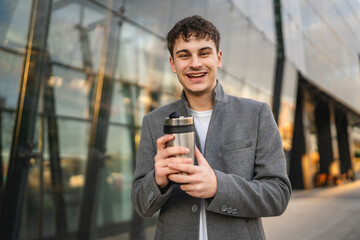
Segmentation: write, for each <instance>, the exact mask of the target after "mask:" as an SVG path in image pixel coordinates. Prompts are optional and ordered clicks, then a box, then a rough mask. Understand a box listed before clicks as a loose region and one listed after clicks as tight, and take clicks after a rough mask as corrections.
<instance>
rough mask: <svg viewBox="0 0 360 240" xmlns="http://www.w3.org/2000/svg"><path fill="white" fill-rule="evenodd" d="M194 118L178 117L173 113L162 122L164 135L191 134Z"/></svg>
mask: <svg viewBox="0 0 360 240" xmlns="http://www.w3.org/2000/svg"><path fill="white" fill-rule="evenodd" d="M194 130H195V128H194V118H193V117H184V116H179V114H178V113H177V112H173V113H171V114H170V115H169V117H167V118H165V121H164V133H168V134H172V133H186V132H193V131H194Z"/></svg>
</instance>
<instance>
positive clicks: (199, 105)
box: [185, 91, 214, 111]
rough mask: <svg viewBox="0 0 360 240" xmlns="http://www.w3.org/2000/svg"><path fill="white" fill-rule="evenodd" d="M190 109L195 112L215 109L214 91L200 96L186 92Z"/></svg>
mask: <svg viewBox="0 0 360 240" xmlns="http://www.w3.org/2000/svg"><path fill="white" fill-rule="evenodd" d="M185 94H186V99H187V101H188V103H189V107H190V108H191V109H192V110H194V111H208V110H211V109H213V106H214V103H213V91H211V92H208V93H202V94H199V95H196V94H193V93H189V92H185Z"/></svg>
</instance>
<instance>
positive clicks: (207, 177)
mask: <svg viewBox="0 0 360 240" xmlns="http://www.w3.org/2000/svg"><path fill="white" fill-rule="evenodd" d="M195 157H196V159H197V161H198V166H196V165H192V164H184V163H175V162H170V163H169V165H168V166H169V168H170V169H172V170H173V171H176V172H185V173H187V174H188V175H183V174H171V175H169V179H170V180H171V181H173V182H176V183H181V184H182V185H181V186H180V188H181V189H182V190H183V191H185V192H186V193H187V194H189V195H191V196H193V197H197V198H212V197H214V196H215V194H216V191H217V178H216V175H215V172H214V170H213V169H212V168H211V167H210V165H209V164H208V162H207V161H206V159H205V158H204V156H203V155H202V154H201V152H200V151H199V149H198V148H197V147H195Z"/></svg>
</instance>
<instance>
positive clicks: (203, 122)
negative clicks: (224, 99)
mask: <svg viewBox="0 0 360 240" xmlns="http://www.w3.org/2000/svg"><path fill="white" fill-rule="evenodd" d="M191 114H192V116H193V117H194V124H195V128H196V131H197V133H198V135H199V139H200V144H201V151H202V153H203V154H204V149H205V140H206V134H207V131H208V128H209V123H210V119H211V114H212V110H209V111H194V110H191ZM199 228H200V229H199V240H207V239H208V237H207V227H206V211H205V204H204V199H201V206H200V227H199Z"/></svg>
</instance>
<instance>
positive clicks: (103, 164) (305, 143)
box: [0, 0, 360, 240]
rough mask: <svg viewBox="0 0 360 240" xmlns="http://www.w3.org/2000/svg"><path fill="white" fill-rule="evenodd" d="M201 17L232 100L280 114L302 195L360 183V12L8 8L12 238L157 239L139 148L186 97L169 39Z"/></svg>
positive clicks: (58, 5)
mask: <svg viewBox="0 0 360 240" xmlns="http://www.w3.org/2000/svg"><path fill="white" fill-rule="evenodd" d="M194 14H198V15H201V16H203V17H204V18H206V19H208V20H210V21H212V22H213V23H214V24H215V25H216V26H217V27H218V29H219V31H220V33H221V45H220V48H221V49H222V50H223V67H222V68H221V70H220V72H219V80H220V81H221V82H222V84H223V86H224V88H225V90H226V91H227V92H228V93H230V94H233V95H236V96H240V97H245V98H252V99H256V100H259V101H263V102H266V103H268V104H269V105H270V106H271V107H272V109H273V112H274V116H275V118H276V120H277V122H278V126H279V130H280V133H281V136H282V138H283V147H284V151H285V153H286V156H287V161H288V173H289V176H290V179H291V181H292V184H293V187H294V188H297V189H306V188H314V187H319V186H324V185H335V184H342V183H344V182H346V181H351V180H354V179H358V178H360V176H359V173H360V94H359V93H360V17H359V16H360V2H359V1H358V0H344V1H333V0H331V1H309V0H291V1H280V0H251V1H250V0H191V1H190V0H182V1H175V0H127V1H126V0H76V1H70V0H32V1H29V0H11V1H9V0H0V203H1V205H0V217H1V218H0V238H1V239H81V240H82V239H107V240H110V239H152V238H153V234H154V226H155V224H156V216H154V217H153V218H149V219H141V218H140V217H139V216H138V215H137V214H136V213H135V212H134V210H133V208H132V205H131V200H130V190H131V181H132V176H133V171H134V163H135V155H136V149H137V146H138V143H139V139H140V130H141V124H142V118H143V116H144V115H145V114H146V113H148V112H149V111H151V110H153V109H155V108H157V107H159V106H162V105H164V104H167V103H169V102H171V101H173V100H176V99H178V98H179V96H180V94H181V90H182V88H181V85H180V84H179V83H178V81H177V78H176V75H174V74H173V73H172V71H171V68H170V65H169V53H168V51H167V48H166V41H165V36H166V34H167V32H168V31H169V30H170V28H171V27H172V26H173V25H174V24H175V23H176V22H177V21H178V20H180V19H182V18H184V17H187V16H191V15H194Z"/></svg>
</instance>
